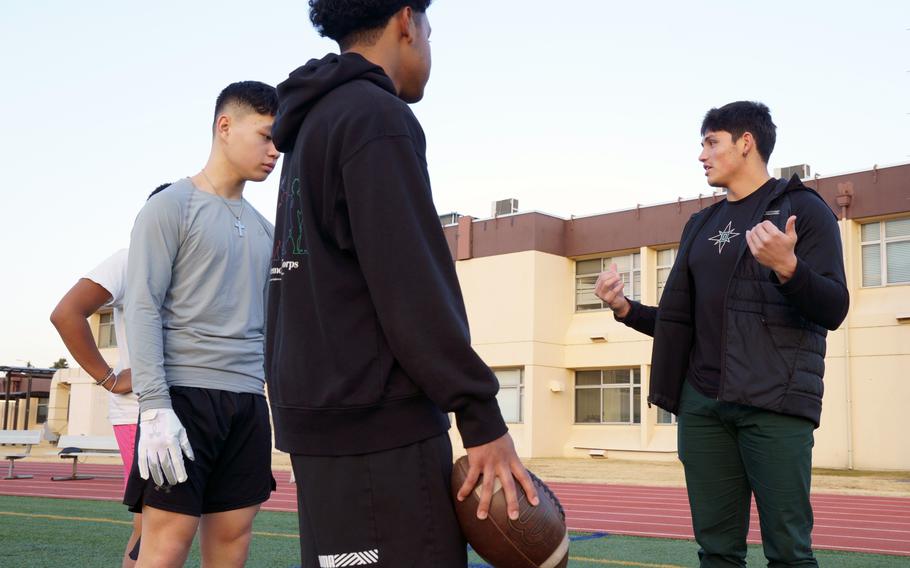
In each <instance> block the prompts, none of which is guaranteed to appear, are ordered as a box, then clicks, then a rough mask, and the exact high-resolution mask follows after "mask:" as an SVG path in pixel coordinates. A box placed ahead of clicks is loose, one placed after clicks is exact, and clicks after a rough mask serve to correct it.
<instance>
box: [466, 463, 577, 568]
mask: <svg viewBox="0 0 910 568" xmlns="http://www.w3.org/2000/svg"><path fill="white" fill-rule="evenodd" d="M528 474H530V476H531V479H532V480H533V482H534V485H535V486H536V488H537V495H538V497H539V499H540V504H539V505H537V506H536V507H535V506H534V505H531V503H530V502H529V501H528V498H527V497H526V496H525V494H524V491H523V490H522V488H521V485H519V484H518V480H516V481H515V488H516V489H517V491H518V519H517V520H514V521H513V520H510V519H509V512H508V510H507V509H506V496H505V492H504V491H502V486H501V485H500V483H499V479H498V478H497V479H496V481H495V484H494V487H493V489H494V493H493V500H492V501H491V503H490V513H489V515H488V516H487V518H486V519H484V520H482V521H481V520H480V519H478V518H477V505H479V504H480V490H481V487H480V480H478V482H477V486H476V487H475V488H474V491H472V492H471V494H470V495H468V496H467V497H466V498H465V500H464V501H461V502H459V501H458V499H457V497H455V496H456V495H457V494H458V490H459V489H460V488H461V486H462V484H463V483H464V480H465V478H467V476H468V457H467V456H462V457H460V458H458V461H456V462H455V466H454V467H453V469H452V496H453V498H454V499H455V512H456V514H457V515H458V522H459V524H460V525H461V530H462V531H464V534H465V537H467V539H468V543H469V544H470V545H471V546H472V547H473V548H474V550H475V551H476V552H477V554H479V555H480V556H481V557H482V558H483V559H484V560H486V561H487V562H489V563H490V564H492V565H493V566H494V567H495V568H565V566H566V565H567V564H568V562H569V533H568V531H567V530H566V514H565V512H564V511H563V509H562V505H560V504H559V501H558V500H557V499H556V495H554V494H553V492H552V491H550V488H549V487H547V486H546V484H544V482H543V481H541V480H540V479H538V478H537V476H535V475H534V474H533V473H531V472H530V471H529V472H528ZM481 480H482V478H481Z"/></svg>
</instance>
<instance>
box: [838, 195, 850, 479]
mask: <svg viewBox="0 0 910 568" xmlns="http://www.w3.org/2000/svg"><path fill="white" fill-rule="evenodd" d="M852 201H853V183H852V182H846V183H839V184H837V204H838V205H839V206H840V225H841V241H842V242H843V247H844V264H845V266H844V269H845V271H846V277H847V290H850V288H851V283H852V282H853V264H854V262H853V254H852V252H853V230H852V228H851V226H850V223H851V222H850V218H849V217H848V215H847V209H848V208H849V207H850V204H851V203H852ZM843 328H844V391H845V393H846V400H845V403H846V414H847V416H846V418H847V419H846V430H847V432H846V437H847V439H846V442H847V469H848V470H852V469H853V380H852V377H851V374H850V368H851V367H852V365H851V361H850V310H847V316H846V317H845V318H844V323H843Z"/></svg>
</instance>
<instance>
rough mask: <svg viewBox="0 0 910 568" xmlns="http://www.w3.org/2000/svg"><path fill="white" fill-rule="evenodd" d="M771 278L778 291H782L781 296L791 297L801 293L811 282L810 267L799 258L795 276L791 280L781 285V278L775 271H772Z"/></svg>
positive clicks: (794, 272)
mask: <svg viewBox="0 0 910 568" xmlns="http://www.w3.org/2000/svg"><path fill="white" fill-rule="evenodd" d="M770 278H771V282H773V283H774V284H776V285H777V289H778V290H780V293H781V294H783V295H785V296H790V295H792V294H795V293H797V292H799V291H800V290H801V289H802V288H803V287H804V286H805V285H806V283H807V282H808V281H809V267H808V266H806V263H804V262H802V261H801V260H800V259H799V258H797V259H796V270H794V271H793V276H791V277H790V279H789V280H787V281H786V282H784V283H783V284H781V281H780V278H778V277H777V273H776V272H774V271H773V270H772V271H771V276H770Z"/></svg>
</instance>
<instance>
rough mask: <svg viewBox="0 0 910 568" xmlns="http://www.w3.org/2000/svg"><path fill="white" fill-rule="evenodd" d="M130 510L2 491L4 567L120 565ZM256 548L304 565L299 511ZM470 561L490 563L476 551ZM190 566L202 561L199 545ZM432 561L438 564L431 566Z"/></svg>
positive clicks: (273, 524) (618, 540)
mask: <svg viewBox="0 0 910 568" xmlns="http://www.w3.org/2000/svg"><path fill="white" fill-rule="evenodd" d="M129 519H130V517H129V514H128V513H127V511H126V509H125V508H124V507H123V506H122V505H120V504H118V503H113V502H108V501H78V500H70V499H45V498H35V497H9V496H3V495H0V566H3V567H5V568H43V567H47V568H51V567H53V568H57V567H59V566H73V567H79V568H82V567H106V566H119V559H120V556H121V554H122V552H123V547H124V545H125V543H126V539H127V537H128V536H129V532H130V520H129ZM254 530H255V535H254V536H253V546H252V549H251V552H250V561H249V563H248V564H247V566H250V567H268V568H291V567H294V566H297V565H298V564H299V559H298V554H299V553H298V548H297V546H298V545H297V538H296V533H297V517H296V515H293V514H291V513H271V512H264V513H260V514H259V516H258V517H257V518H256V525H255V528H254ZM572 537H573V539H574V540H573V542H572V548H571V549H570V551H571V552H570V558H571V562H569V566H572V567H574V568H595V567H603V566H637V567H650V568H670V567H681V566H685V567H689V566H693V567H694V566H697V565H698V562H697V559H696V546H695V544H694V543H693V542H691V541H681V540H664V539H655V538H636V537H628V536H608V535H591V534H573V535H572ZM817 555H818V558H819V564H820V565H821V566H822V567H824V568H898V567H906V566H908V565H910V562H908V559H907V558H906V557H896V556H877V555H868V554H852V553H842V552H828V551H818V552H817ZM470 562H471V567H472V568H480V567H482V566H486V564H484V563H483V561H482V560H481V559H480V558H478V557H477V556H476V555H475V554H473V553H472V554H471V557H470ZM749 565H750V566H764V565H765V562H764V557H763V556H762V554H761V549H760V547H755V546H752V547H750V550H749ZM187 566H199V551H198V549H196V548H194V550H193V552H192V553H191V554H190V559H189V561H188V562H187ZM427 568H432V567H427Z"/></svg>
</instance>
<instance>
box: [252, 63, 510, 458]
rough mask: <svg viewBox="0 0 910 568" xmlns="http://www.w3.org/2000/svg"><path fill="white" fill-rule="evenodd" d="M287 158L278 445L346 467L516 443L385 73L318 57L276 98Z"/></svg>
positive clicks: (276, 282)
mask: <svg viewBox="0 0 910 568" xmlns="http://www.w3.org/2000/svg"><path fill="white" fill-rule="evenodd" d="M278 98H279V107H278V115H277V117H276V118H275V124H274V127H273V129H272V132H273V138H274V140H275V145H276V146H277V147H278V149H279V150H280V151H282V152H284V153H285V157H284V165H283V168H282V171H281V182H280V193H279V196H278V210H277V214H276V217H275V245H274V254H273V258H272V276H271V282H270V286H269V302H268V332H267V336H266V376H267V381H268V387H269V399H270V402H271V405H272V414H273V417H274V421H275V433H276V436H275V439H276V444H277V446H278V448H280V449H281V450H284V451H286V452H290V453H294V454H304V455H350V454H360V453H368V452H375V451H381V450H385V449H389V448H394V447H400V446H403V445H407V444H410V443H413V442H417V441H420V440H423V439H426V438H429V437H431V436H435V435H438V434H441V433H443V432H445V431H446V430H447V429H448V428H449V422H448V419H447V417H446V414H445V413H446V412H454V413H455V415H456V417H457V421H458V428H459V430H460V432H461V436H462V439H463V441H464V444H465V446H466V447H471V446H477V445H480V444H484V443H486V442H490V441H492V440H494V439H496V438H498V437H500V436H502V435H503V434H504V433H505V432H506V427H505V423H504V422H503V419H502V416H501V414H500V412H499V406H498V405H497V403H496V398H495V397H496V392H497V390H498V385H497V381H496V378H495V376H494V375H493V373H492V372H491V371H490V369H489V368H488V367H487V366H486V365H485V364H484V363H483V361H481V360H480V358H479V357H478V355H477V354H476V353H475V352H474V350H473V349H472V348H471V342H470V336H469V334H468V323H467V316H466V314H465V308H464V301H463V299H462V296H461V290H460V288H459V285H458V280H457V278H456V274H455V264H454V262H453V260H452V256H451V254H450V253H449V248H448V245H447V244H446V241H445V237H444V235H443V232H442V227H441V225H440V223H439V217H438V215H437V213H436V209H435V207H434V205H433V200H432V195H431V192H430V178H429V174H428V173H427V164H426V156H425V148H426V140H425V138H424V134H423V130H422V129H421V127H420V124H419V123H418V122H417V119H416V117H415V116H414V114H413V113H412V112H411V109H410V108H409V107H408V105H407V104H405V103H404V101H402V100H401V99H399V98H398V96H397V95H396V92H395V87H394V85H393V84H392V81H391V79H389V77H388V76H387V75H386V74H385V72H384V71H383V70H382V68H381V67H379V66H377V65H374V64H373V63H370V62H369V61H367V60H366V59H364V58H363V57H362V56H360V55H357V54H353V53H348V54H343V55H335V54H331V55H328V56H326V57H324V58H323V59H322V60H311V61H310V62H309V63H307V64H306V65H304V66H303V67H301V68H299V69H297V70H296V71H294V72H293V73H291V75H290V77H289V78H288V79H287V80H286V81H285V82H283V83H281V84H280V85H278Z"/></svg>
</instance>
